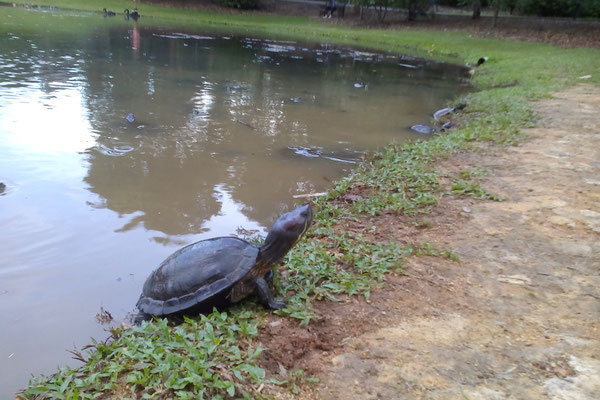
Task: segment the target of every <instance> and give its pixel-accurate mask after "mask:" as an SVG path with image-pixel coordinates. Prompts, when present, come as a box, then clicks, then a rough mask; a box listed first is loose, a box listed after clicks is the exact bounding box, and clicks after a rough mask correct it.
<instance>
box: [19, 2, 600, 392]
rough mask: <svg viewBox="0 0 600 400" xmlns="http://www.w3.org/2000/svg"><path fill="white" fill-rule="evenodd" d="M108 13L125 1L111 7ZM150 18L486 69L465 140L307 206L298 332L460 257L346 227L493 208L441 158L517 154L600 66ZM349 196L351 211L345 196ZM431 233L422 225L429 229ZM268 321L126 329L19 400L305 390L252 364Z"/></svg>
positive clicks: (464, 124)
mask: <svg viewBox="0 0 600 400" xmlns="http://www.w3.org/2000/svg"><path fill="white" fill-rule="evenodd" d="M35 3H36V4H40V5H52V6H59V7H63V8H72V9H80V10H85V11H93V12H98V13H100V11H101V10H100V9H99V7H98V5H97V4H98V3H96V2H92V1H45V0H38V1H36V2H35ZM102 7H107V8H109V9H113V10H115V11H118V10H122V9H124V8H132V3H131V2H122V1H114V0H109V1H107V2H105V3H104V4H102ZM140 11H141V12H142V15H143V17H142V18H144V19H146V18H147V19H148V20H150V22H149V23H151V21H152V18H156V19H157V20H158V19H159V18H164V19H172V20H174V21H177V23H178V24H180V25H181V26H184V27H186V28H188V29H198V30H202V29H204V28H205V27H206V26H212V27H217V28H223V29H226V30H228V31H233V32H244V33H248V34H257V35H266V36H271V37H277V38H286V39H302V40H318V41H330V42H336V43H345V44H352V45H359V46H367V47H372V48H377V49H381V50H390V51H396V52H404V53H406V52H412V53H416V54H421V55H423V54H426V55H428V56H430V57H431V58H436V59H446V60H455V61H460V62H467V61H471V62H472V61H474V60H476V59H478V58H479V57H480V56H487V57H489V60H488V62H486V63H485V64H484V65H483V66H482V67H481V68H479V69H478V70H477V73H476V74H475V76H474V78H473V80H474V85H475V88H476V91H474V92H473V93H471V94H470V95H468V96H467V98H466V100H467V101H468V106H467V108H466V109H465V110H464V112H461V113H460V114H459V115H458V119H459V121H458V122H459V123H460V128H459V129H455V130H451V131H450V132H448V133H447V134H443V135H440V136H436V137H434V138H433V139H431V140H428V141H424V142H417V143H409V144H404V145H390V146H388V147H387V148H386V149H384V150H383V151H382V152H381V153H380V154H378V155H376V156H375V157H373V158H372V159H370V160H368V161H366V162H365V163H364V164H363V165H362V166H360V167H359V168H358V169H357V170H356V171H355V172H354V173H353V174H352V175H351V176H349V177H347V178H345V179H342V180H340V181H339V182H337V183H336V184H335V187H334V188H333V189H332V190H331V191H330V193H329V194H328V195H327V196H325V197H322V198H320V199H318V200H316V201H315V210H316V213H315V222H314V225H313V227H312V229H311V232H310V234H309V235H307V236H306V237H305V238H304V239H303V240H302V241H301V242H300V243H298V245H297V246H296V247H295V248H294V249H293V250H292V251H291V252H290V254H289V255H288V256H287V258H286V262H285V265H284V266H283V267H282V268H281V270H283V272H282V273H281V274H279V276H278V277H277V279H276V286H277V290H278V292H279V293H280V294H282V295H283V294H285V295H286V298H287V307H286V308H285V309H284V310H281V311H279V312H278V314H279V315H280V316H281V317H282V318H293V319H296V320H298V323H299V324H300V325H302V326H305V325H308V324H310V322H311V320H313V319H314V318H316V317H317V315H316V313H315V311H314V304H315V302H316V301H319V300H333V301H339V300H343V298H344V296H345V295H361V296H364V297H366V298H368V297H369V295H370V293H371V291H372V290H373V289H375V288H377V287H378V286H379V285H381V284H383V283H384V281H385V274H386V273H389V272H390V271H401V269H402V261H403V259H404V258H406V257H409V256H414V255H419V254H428V255H439V256H442V257H447V258H454V255H453V253H452V251H451V249H441V248H438V247H437V246H436V245H435V244H432V243H396V242H385V243H381V242H377V241H375V240H374V239H372V236H370V235H368V233H369V229H370V228H369V226H368V225H367V226H366V228H365V232H364V234H361V233H352V232H351V231H348V230H346V229H344V228H343V227H344V226H345V225H344V224H345V223H347V222H349V221H359V220H360V221H367V222H368V220H369V218H371V217H373V216H377V215H380V214H382V213H383V212H389V213H395V214H397V215H407V214H408V215H425V214H426V213H427V212H428V210H430V209H431V208H432V207H434V206H435V205H436V204H438V203H439V202H440V201H443V199H442V196H443V195H444V194H445V193H447V192H448V191H451V192H454V193H456V194H461V195H470V196H473V197H479V198H490V199H494V200H498V199H497V198H496V197H495V196H494V195H493V194H492V193H488V192H486V190H485V188H482V187H481V186H479V185H478V184H477V173H476V171H463V172H464V173H463V174H460V175H458V176H456V177H451V180H452V184H451V186H450V187H449V188H448V187H445V186H443V185H442V184H441V183H440V176H439V173H438V171H437V170H436V160H439V159H440V158H444V157H449V156H451V155H452V154H454V153H456V152H460V151H466V150H472V149H479V148H481V147H482V143H497V144H500V145H511V144H514V143H517V142H518V140H520V139H521V137H522V135H521V133H520V130H521V129H522V128H523V127H526V126H529V125H531V124H533V123H534V121H535V115H533V113H532V111H531V106H530V104H531V101H533V100H535V99H538V98H541V97H544V96H547V95H548V94H549V93H550V92H552V91H555V90H560V89H562V88H564V87H566V86H569V85H573V84H575V83H577V82H580V81H581V80H580V79H579V77H581V76H584V75H592V78H591V79H589V80H587V81H588V82H589V81H592V82H594V83H596V84H598V83H600V71H599V70H598V66H599V65H600V54H599V52H598V51H597V50H589V49H560V48H556V47H552V46H548V45H542V44H532V43H522V42H514V41H500V40H484V39H478V38H474V37H471V36H469V35H468V34H462V33H457V32H453V33H447V34H443V35H441V34H440V32H439V31H436V32H430V31H426V30H407V31H391V30H376V29H372V30H359V29H350V28H346V27H343V26H338V25H333V24H326V23H322V22H321V21H318V20H313V19H306V18H293V17H279V16H269V15H262V14H249V15H244V14H238V13H235V14H227V15H225V14H214V13H202V12H198V11H190V10H178V9H174V8H161V7H158V6H150V5H146V4H141V5H140ZM350 191H352V194H353V196H352V201H351V202H349V201H343V197H344V196H345V195H347V194H348V193H349V192H350ZM423 224H426V222H423ZM264 314H265V311H264V310H262V309H261V308H260V307H254V306H253V304H252V303H245V304H243V305H242V306H240V307H238V308H236V309H232V310H228V311H227V312H222V313H218V312H215V313H213V314H211V315H209V316H202V317H199V318H196V319H193V320H187V321H186V322H185V323H184V324H181V325H179V326H177V327H173V326H170V325H168V324H167V322H166V321H165V320H160V321H153V322H150V323H145V324H143V325H142V326H141V327H136V328H132V329H127V330H121V329H114V330H113V331H112V335H111V337H110V338H108V339H107V340H106V341H102V342H96V343H93V345H92V346H91V347H90V348H89V349H88V351H85V352H84V353H83V354H77V355H76V356H77V357H79V358H81V360H82V361H84V363H85V364H84V366H83V367H80V368H77V369H70V368H64V369H61V370H60V371H59V372H58V373H57V374H55V375H53V376H51V377H38V378H35V379H33V380H32V382H31V384H30V386H29V388H28V389H27V390H26V391H25V392H24V396H25V397H27V398H39V399H56V398H58V399H63V398H64V399H80V398H82V399H83V398H90V399H92V398H140V397H142V398H171V397H173V398H179V399H187V398H189V399H199V398H261V397H263V396H264V395H263V394H261V393H260V392H261V391H260V390H259V389H260V388H263V387H269V386H273V385H275V386H277V385H279V386H283V387H287V388H289V389H290V390H292V391H294V390H296V389H297V385H298V384H300V383H301V382H303V381H305V377H303V375H302V373H301V372H299V371H291V372H289V375H288V377H287V378H286V379H281V378H279V380H275V379H269V378H268V377H267V372H266V371H265V370H264V369H263V368H262V367H261V365H260V355H261V352H262V351H263V346H264V345H268V344H261V343H259V342H258V340H257V335H258V331H259V326H260V324H261V322H262V321H263V318H264Z"/></svg>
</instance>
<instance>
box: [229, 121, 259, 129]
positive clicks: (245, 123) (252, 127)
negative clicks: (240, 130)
mask: <svg viewBox="0 0 600 400" xmlns="http://www.w3.org/2000/svg"><path fill="white" fill-rule="evenodd" d="M232 121H233V122H237V123H238V124H240V125H244V126H247V127H248V128H250V129H252V130H254V131H255V130H256V128H255V127H254V126H252V125H250V124H249V123H247V122H245V121H242V120H241V119H237V118H234V119H233V120H232Z"/></svg>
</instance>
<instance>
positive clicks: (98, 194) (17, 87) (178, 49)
mask: <svg viewBox="0 0 600 400" xmlns="http://www.w3.org/2000/svg"><path fill="white" fill-rule="evenodd" d="M0 21H2V29H0V33H2V35H1V36H0V154H1V157H0V182H3V183H4V184H5V185H6V188H5V189H4V191H3V193H1V194H0V226H1V227H2V229H0V252H1V254H2V262H1V264H0V316H1V317H2V325H3V328H2V332H1V333H0V338H1V340H0V397H6V396H10V394H11V393H12V392H13V391H14V390H16V389H18V388H19V387H22V386H24V385H25V384H26V382H27V380H28V378H29V376H30V374H32V373H33V374H39V373H51V372H53V371H54V369H55V367H56V365H57V364H60V365H64V364H66V363H68V364H70V365H76V362H75V361H72V360H71V361H69V354H68V353H67V352H66V351H65V349H71V348H73V346H77V347H81V346H83V345H85V344H86V343H87V342H88V341H89V337H97V338H103V337H105V336H106V334H105V333H104V332H103V329H104V328H103V327H102V326H100V325H99V324H98V323H97V322H96V319H95V315H96V313H98V312H99V310H100V307H104V308H105V309H107V310H109V311H110V312H111V313H112V314H113V316H115V318H116V319H122V318H123V317H124V315H125V314H126V313H128V312H131V311H132V310H133V307H134V305H135V302H136V300H137V298H138V296H139V293H140V290H141V286H142V284H143V281H144V279H145V278H146V276H147V274H148V273H149V272H150V271H151V270H152V269H154V268H155V267H156V266H157V265H158V264H159V263H160V262H161V261H162V260H163V259H164V258H165V257H166V256H168V255H169V254H170V253H171V252H173V251H175V250H176V249H177V248H179V247H181V246H183V245H184V244H187V243H191V242H194V241H197V240H201V239H203V238H207V237H211V236H218V235H231V234H235V233H236V229H237V228H238V227H243V228H246V229H257V230H259V231H260V232H263V233H264V232H266V229H267V227H269V226H270V224H271V222H272V221H273V220H274V219H275V218H276V217H277V216H278V215H279V214H280V213H281V212H282V211H284V210H286V209H288V208H290V207H291V206H293V204H294V203H296V202H297V200H295V199H293V197H292V196H293V195H296V194H302V193H310V192H319V191H324V190H326V189H328V188H329V187H331V182H332V181H333V180H335V179H337V178H339V177H341V176H343V175H344V174H346V173H348V171H349V170H350V169H351V168H352V167H353V166H354V165H355V163H356V162H357V161H358V160H359V159H360V157H361V155H362V154H364V153H368V152H370V151H373V150H375V149H377V148H379V147H381V146H383V145H385V144H387V143H389V142H391V141H392V140H395V141H403V140H406V139H407V138H416V137H419V136H418V135H417V134H415V133H411V132H410V131H409V130H408V126H410V125H412V124H416V123H427V122H428V121H429V119H430V118H431V117H430V116H431V113H432V112H433V111H435V110H436V109H438V108H441V107H443V106H444V104H445V102H446V101H447V100H448V99H449V98H452V97H454V96H455V95H456V93H457V91H458V90H460V88H459V83H460V79H461V77H462V74H463V73H464V71H463V70H462V69H461V68H459V67H456V66H449V65H444V64H440V63H434V62H428V61H424V60H419V59H416V58H413V57H409V56H392V55H389V54H388V55H385V54H373V53H370V52H364V51H357V50H353V49H348V48H339V47H333V46H330V45H325V44H321V45H307V44H298V43H293V42H281V41H269V40H258V39H251V38H245V37H236V36H233V35H231V36H223V35H214V34H210V33H205V32H203V33H197V32H195V33H193V34H190V33H187V34H184V33H181V32H180V31H179V30H174V29H168V28H164V27H163V28H161V29H158V28H155V27H153V26H152V25H151V24H153V23H155V22H156V21H154V22H153V21H147V22H145V21H144V20H143V19H142V20H140V22H139V23H137V24H135V25H134V23H133V22H132V21H123V20H121V19H111V20H109V19H103V18H102V17H101V16H100V15H72V14H68V13H58V12H56V11H53V12H40V11H27V10H24V9H18V8H7V7H2V16H0ZM58 25H63V27H62V28H59V27H58ZM64 26H67V27H68V28H64ZM130 113H131V114H133V119H132V121H128V119H127V116H128V114H130ZM130 120H131V118H130Z"/></svg>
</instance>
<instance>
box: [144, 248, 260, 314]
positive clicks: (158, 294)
mask: <svg viewBox="0 0 600 400" xmlns="http://www.w3.org/2000/svg"><path fill="white" fill-rule="evenodd" d="M258 252H259V249H258V247H256V246H254V245H252V244H250V243H248V242H246V241H245V240H242V239H238V238H235V237H218V238H213V239H207V240H202V241H200V242H196V243H193V244H190V245H188V246H186V247H183V248H181V249H179V250H178V251H176V252H175V253H173V254H171V255H170V256H169V257H168V258H167V259H166V260H165V261H163V262H162V264H161V265H160V266H159V267H158V268H157V269H156V270H154V271H153V272H152V273H151V274H150V276H149V277H148V279H146V283H145V284H144V289H143V291H142V295H141V296H140V299H139V300H138V302H137V307H138V308H139V309H140V311H142V312H144V313H146V314H151V315H157V316H163V315H168V314H173V313H178V312H181V311H184V310H186V309H188V308H191V307H195V306H198V305H199V304H201V303H202V302H204V301H206V300H208V299H210V298H212V297H214V296H218V295H220V294H226V292H227V291H228V290H230V289H231V288H232V287H233V285H235V284H236V283H237V282H239V281H240V280H241V279H242V278H243V277H244V276H246V274H248V272H249V271H250V270H251V269H252V267H253V266H254V265H255V264H256V259H257V257H258Z"/></svg>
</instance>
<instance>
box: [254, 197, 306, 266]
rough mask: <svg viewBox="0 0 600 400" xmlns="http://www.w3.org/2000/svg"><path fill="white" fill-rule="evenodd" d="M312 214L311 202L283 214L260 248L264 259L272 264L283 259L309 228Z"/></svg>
mask: <svg viewBox="0 0 600 400" xmlns="http://www.w3.org/2000/svg"><path fill="white" fill-rule="evenodd" d="M312 216H313V211H312V208H311V207H310V205H309V204H304V205H301V206H298V207H296V209H295V210H293V211H290V212H287V213H285V214H283V215H281V216H280V217H279V218H278V219H277V221H275V223H274V224H273V227H272V228H271V230H270V231H269V234H268V235H267V238H266V239H265V243H264V244H263V245H262V246H261V248H260V253H261V257H262V259H263V261H266V262H267V263H268V264H272V263H275V262H277V261H279V260H280V259H282V258H283V256H285V254H286V253H287V252H288V251H289V250H290V249H291V248H292V246H294V244H296V242H297V241H298V239H300V236H302V234H304V232H306V231H307V230H308V227H309V226H310V223H311V222H312Z"/></svg>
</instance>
